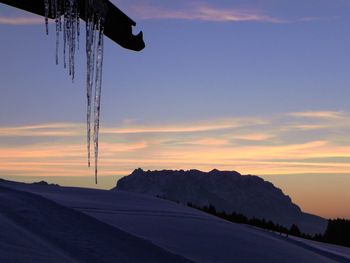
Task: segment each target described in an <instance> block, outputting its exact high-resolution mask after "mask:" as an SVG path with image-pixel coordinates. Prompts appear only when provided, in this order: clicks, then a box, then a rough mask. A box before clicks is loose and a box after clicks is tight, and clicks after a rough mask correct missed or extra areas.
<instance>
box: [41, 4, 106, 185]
mask: <svg viewBox="0 0 350 263" xmlns="http://www.w3.org/2000/svg"><path fill="white" fill-rule="evenodd" d="M78 3H79V2H78V0H45V1H44V4H45V26H46V33H47V34H48V29H49V28H48V18H49V15H50V14H51V16H52V17H54V18H55V22H56V56H55V60H56V64H58V50H59V37H60V34H61V33H62V35H63V66H64V68H67V70H68V73H69V75H70V76H71V77H72V81H74V77H75V51H76V47H78V49H79V36H80V23H79V18H80V14H79V6H78ZM85 6H86V10H85V12H86V13H85V17H86V48H85V50H86V66H87V73H86V97H87V114H86V138H87V155H88V156H87V157H88V166H89V167H90V163H91V161H90V159H91V137H92V136H91V121H92V119H93V122H94V133H93V140H94V157H95V182H96V183H97V172H98V138H99V125H100V108H101V106H100V105H101V87H102V64H103V37H104V34H103V22H104V14H105V11H106V10H103V8H102V9H101V7H99V8H100V9H99V10H97V11H94V8H93V7H94V1H93V0H85ZM61 16H63V19H61ZM62 31H63V32H62ZM93 92H94V100H92V94H93ZM92 102H93V103H92ZM92 105H93V107H94V114H93V117H92Z"/></svg>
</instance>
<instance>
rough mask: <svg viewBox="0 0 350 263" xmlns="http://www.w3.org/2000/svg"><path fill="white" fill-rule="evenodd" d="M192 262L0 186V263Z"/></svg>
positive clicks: (83, 215)
mask: <svg viewBox="0 0 350 263" xmlns="http://www.w3.org/2000/svg"><path fill="white" fill-rule="evenodd" d="M145 259H149V262H189V261H188V260H185V259H184V258H182V257H180V256H176V255H174V254H171V253H169V252H167V251H165V250H164V249H161V248H159V247H157V246H155V245H153V244H151V243H150V242H148V241H146V240H143V239H140V238H137V237H135V236H132V235H130V234H128V233H126V232H124V231H121V230H119V229H117V228H115V227H112V226H110V225H108V224H105V223H102V222H100V221H98V220H96V219H95V218H92V217H90V216H87V215H86V214H83V213H81V212H78V211H76V210H73V209H70V208H67V207H64V206H62V205H59V204H56V203H54V202H53V201H50V200H48V199H45V198H43V197H41V196H38V195H35V194H31V193H27V192H22V191H17V190H13V189H10V188H6V187H3V186H0V262H4V263H12V262H14V263H17V262H20V263H21V262H23V263H29V262H33V263H34V262H35V263H40V262H43V263H47V262H50V263H56V262H57V263H62V262H68V263H69V262H145Z"/></svg>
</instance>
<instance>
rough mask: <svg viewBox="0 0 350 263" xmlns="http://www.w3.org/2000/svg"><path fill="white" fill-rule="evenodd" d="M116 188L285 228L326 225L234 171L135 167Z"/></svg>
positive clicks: (310, 229) (312, 230)
mask: <svg viewBox="0 0 350 263" xmlns="http://www.w3.org/2000/svg"><path fill="white" fill-rule="evenodd" d="M115 189H116V190H123V191H129V192H136V193H144V194H149V195H153V196H161V197H163V198H165V199H168V200H174V201H179V202H181V203H183V204H187V203H189V202H191V203H193V204H195V205H197V206H201V207H203V206H208V205H210V204H211V205H213V206H214V207H215V208H216V209H217V210H218V211H225V212H227V213H232V212H236V213H241V214H244V215H246V216H248V217H257V218H261V219H263V218H264V219H266V220H272V221H273V222H275V223H279V224H281V225H284V226H286V227H288V228H289V227H291V225H292V224H297V225H298V226H299V227H300V229H301V231H302V232H304V233H309V234H318V233H322V234H323V233H324V231H325V230H326V227H327V221H326V220H325V219H323V218H321V217H318V216H314V215H310V214H307V213H303V212H302V211H301V209H300V208H299V207H298V206H297V205H295V204H294V203H292V200H291V199H290V197H289V196H287V195H285V194H283V192H282V191H281V190H280V189H278V188H276V187H275V186H274V185H273V184H272V183H270V182H267V181H264V180H263V179H262V178H260V177H257V176H251V175H246V176H242V175H241V174H239V173H237V172H229V171H222V172H221V171H218V170H212V171H211V172H209V173H205V172H201V171H198V170H189V171H183V170H181V171H172V170H163V171H147V172H146V171H143V170H142V169H137V170H135V171H134V172H133V173H132V174H131V175H129V176H126V177H123V178H122V179H120V180H119V181H118V183H117V187H116V188H115Z"/></svg>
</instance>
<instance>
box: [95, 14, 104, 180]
mask: <svg viewBox="0 0 350 263" xmlns="http://www.w3.org/2000/svg"><path fill="white" fill-rule="evenodd" d="M98 29H99V35H98V44H97V57H96V78H95V101H94V115H95V116H94V150H95V183H96V184H97V171H98V168H97V167H98V135H99V129H100V110H101V88H102V65H103V26H102V24H101V21H98Z"/></svg>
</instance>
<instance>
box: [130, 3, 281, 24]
mask: <svg viewBox="0 0 350 263" xmlns="http://www.w3.org/2000/svg"><path fill="white" fill-rule="evenodd" d="M131 9H132V10H133V13H134V14H136V15H137V16H138V17H139V18H141V19H180V20H200V21H213V22H268V23H283V22H285V21H284V20H282V19H279V18H276V17H272V16H269V15H265V14H263V13H261V12H258V11H256V10H245V9H240V8H219V7H214V6H211V5H209V4H207V3H205V2H191V1H190V2H189V3H187V4H186V5H184V6H182V7H181V8H177V9H175V8H174V9H171V8H166V7H162V6H158V5H154V4H145V3H139V4H136V5H133V6H132V7H131Z"/></svg>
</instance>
